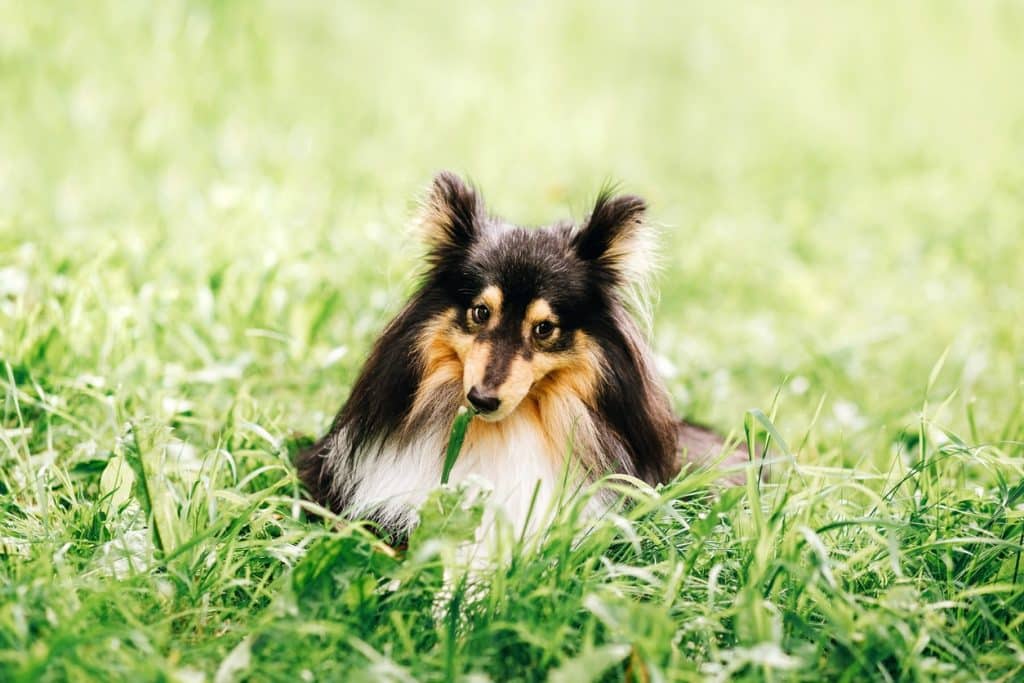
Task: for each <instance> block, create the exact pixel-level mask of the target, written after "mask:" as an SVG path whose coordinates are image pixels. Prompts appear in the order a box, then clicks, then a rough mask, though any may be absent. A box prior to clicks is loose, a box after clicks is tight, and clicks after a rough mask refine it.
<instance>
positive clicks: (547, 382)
mask: <svg viewBox="0 0 1024 683" xmlns="http://www.w3.org/2000/svg"><path fill="white" fill-rule="evenodd" d="M603 362H604V358H603V356H602V354H601V348H600V347H599V346H598V345H597V343H596V342H595V341H594V340H593V339H591V338H590V336H589V335H587V334H586V333H585V332H582V331H580V330H577V331H576V333H575V339H574V343H573V349H572V350H571V351H563V352H559V353H543V352H538V353H535V354H533V370H534V381H535V382H536V383H537V386H536V388H535V390H534V393H537V394H545V393H551V394H571V395H574V396H577V397H579V399H580V400H581V401H583V402H584V403H586V404H587V405H588V406H590V407H591V408H596V407H597V389H598V376H599V373H598V368H600V366H601V364H602V363H603Z"/></svg>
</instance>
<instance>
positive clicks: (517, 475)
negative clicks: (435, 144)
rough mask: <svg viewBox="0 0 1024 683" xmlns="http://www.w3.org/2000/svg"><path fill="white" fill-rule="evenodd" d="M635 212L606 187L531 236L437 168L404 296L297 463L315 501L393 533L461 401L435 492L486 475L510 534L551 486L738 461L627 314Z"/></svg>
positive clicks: (634, 201)
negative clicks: (419, 262)
mask: <svg viewBox="0 0 1024 683" xmlns="http://www.w3.org/2000/svg"><path fill="white" fill-rule="evenodd" d="M646 211H647V205H646V203H645V202H644V200H643V199H641V198H639V197H636V196H632V195H616V194H614V193H613V192H612V191H610V190H604V191H602V192H601V193H600V195H599V196H598V197H597V200H596V202H595V204H594V206H593V209H592V210H591V211H590V215H589V216H588V217H587V218H586V219H585V220H584V221H583V222H582V223H581V224H580V225H575V224H573V223H572V222H568V221H564V222H559V223H556V224H554V225H550V226H547V227H542V228H534V229H530V228H525V227H520V226H517V225H513V224H510V223H508V222H506V221H505V220H503V219H501V218H498V217H496V216H493V215H490V214H488V212H487V210H486V208H485V206H484V202H483V200H482V198H481V195H480V194H479V192H478V191H477V190H476V189H475V188H474V187H472V186H470V185H468V184H467V183H465V182H464V181H463V180H462V179H461V178H459V177H458V176H456V175H454V174H452V173H448V172H442V173H440V174H439V175H437V176H436V177H435V178H434V180H433V183H432V186H431V188H430V190H429V192H428V194H427V196H426V198H425V200H424V202H423V205H422V209H421V212H420V216H419V220H418V227H419V229H420V232H421V238H422V240H423V241H424V242H425V247H426V267H425V272H424V274H423V276H422V279H421V282H420V285H419V288H418V289H417V291H416V292H415V294H413V296H412V297H411V299H410V300H409V301H408V302H407V303H406V304H405V306H404V308H402V310H401V311H400V312H399V313H398V315H397V316H396V317H395V318H394V319H393V320H392V321H391V322H390V323H389V324H388V325H387V326H386V327H385V329H384V331H383V333H382V334H381V336H380V338H379V339H378V340H377V341H376V343H375V344H374V346H373V349H372V351H371V352H370V354H369V357H368V358H367V360H366V363H365V365H364V366H363V368H362V371H361V373H360V374H359V376H358V378H357V379H356V381H355V384H354V385H353V387H352V391H351V394H350V396H349V398H348V401H347V402H346V403H345V404H344V405H343V407H342V408H341V410H340V412H339V413H338V414H337V417H336V418H335V419H334V422H333V424H332V425H331V428H330V430H329V431H328V432H327V434H326V435H325V436H323V438H321V439H320V440H319V441H318V442H316V444H315V445H313V446H312V447H311V448H310V449H308V450H306V451H305V452H303V453H301V454H300V455H299V457H298V461H297V466H298V471H299V475H300V478H301V480H302V482H303V483H304V485H305V487H306V488H307V489H308V491H309V493H310V494H311V496H312V497H313V499H314V500H315V501H316V502H318V503H319V504H320V505H322V506H323V507H325V508H329V509H331V510H332V511H334V512H336V513H338V514H340V515H343V516H346V517H347V518H351V519H367V520H371V521H373V522H375V523H376V524H377V525H379V527H380V529H381V530H383V531H384V532H386V533H387V534H389V535H391V536H392V537H393V538H404V537H406V536H407V535H408V534H409V532H410V531H411V530H412V529H413V528H414V527H415V526H416V524H417V521H418V508H419V506H420V505H421V504H422V503H423V502H424V501H425V500H426V497H427V494H428V493H429V492H430V491H431V490H432V489H434V488H436V487H437V486H438V484H439V482H440V479H441V472H442V466H443V461H444V458H445V448H446V444H447V440H448V435H449V431H450V429H451V426H452V423H453V419H454V418H455V416H456V414H457V412H458V411H459V410H460V406H466V407H468V408H471V409H472V410H473V411H475V413H476V414H475V416H474V417H473V419H472V421H471V422H470V424H469V427H468V430H467V432H466V435H465V441H464V443H463V446H462V450H461V454H460V455H459V457H458V459H457V460H456V462H455V465H454V468H453V469H452V471H451V481H452V482H460V481H464V480H466V479H467V478H472V477H474V476H475V478H476V479H477V480H481V479H482V480H486V481H489V482H490V485H491V486H492V487H493V490H492V496H493V500H494V502H495V503H497V505H498V506H499V507H500V508H501V509H502V510H503V511H504V513H505V514H506V515H507V517H508V519H509V521H511V522H512V523H513V525H516V526H522V525H523V524H525V523H526V522H527V518H528V516H529V515H530V514H531V510H534V509H537V508H542V506H544V505H547V504H550V503H551V502H552V501H553V500H554V498H555V496H556V495H558V490H559V486H560V485H562V484H564V481H565V479H566V478H569V479H571V482H570V483H571V484H573V485H575V486H583V485H587V484H589V483H592V482H595V481H596V480H598V479H600V478H601V477H603V476H605V475H608V474H621V475H628V476H629V477H633V478H635V479H638V480H641V481H643V482H646V483H647V484H650V485H657V484H661V483H665V482H668V481H670V480H672V479H673V478H674V477H675V476H676V475H677V474H678V473H679V472H680V469H681V468H682V467H683V466H684V465H685V464H687V463H695V464H707V463H710V462H711V461H712V460H714V459H715V458H716V457H719V458H724V459H725V460H726V461H728V462H730V463H736V462H741V461H745V460H747V455H746V450H745V449H737V448H731V447H727V446H726V444H725V442H724V441H723V439H722V438H721V437H720V436H719V435H718V434H716V433H715V432H713V431H711V430H709V429H706V428H704V427H701V426H698V425H694V424H690V423H687V422H684V421H682V420H680V419H679V418H677V417H676V416H675V414H674V413H673V410H672V407H671V403H670V400H669V396H668V393H667V391H666V389H665V386H664V384H663V383H662V381H661V379H660V378H659V377H658V375H657V374H656V372H655V370H654V363H653V356H652V351H651V348H650V346H649V345H648V342H647V340H646V338H645V335H644V334H643V332H642V329H643V327H642V325H641V324H640V322H639V321H638V317H639V316H642V308H643V307H642V305H638V302H642V296H638V293H640V294H641V295H642V293H643V289H644V288H643V285H644V284H645V283H646V282H647V281H648V278H649V276H650V275H651V268H652V247H653V234H652V230H651V228H650V227H649V225H648V223H647V222H646V221H645V214H646ZM608 499H609V498H608V494H605V495H604V497H603V498H602V495H598V496H595V499H594V501H592V502H593V505H594V506H596V507H597V508H600V507H601V506H602V505H605V504H607V503H608Z"/></svg>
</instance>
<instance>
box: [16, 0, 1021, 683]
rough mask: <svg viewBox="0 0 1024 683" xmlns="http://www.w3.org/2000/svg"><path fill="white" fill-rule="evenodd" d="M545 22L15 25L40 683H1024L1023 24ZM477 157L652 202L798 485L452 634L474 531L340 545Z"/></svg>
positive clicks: (670, 342)
mask: <svg viewBox="0 0 1024 683" xmlns="http://www.w3.org/2000/svg"><path fill="white" fill-rule="evenodd" d="M546 5H547V4H545V3H520V4H518V5H509V6H507V7H505V8H503V9H502V10H501V11H494V12H490V11H486V10H485V9H484V8H483V7H482V6H478V5H470V4H466V5H463V6H460V7H458V8H456V9H453V8H450V7H448V8H446V9H445V10H444V11H442V10H440V9H437V10H427V9H425V8H424V9H422V10H415V11H413V10H410V9H403V8H400V7H398V6H397V5H392V4H390V3H363V4H359V5H357V4H355V3H352V4H345V6H342V4H341V3H308V2H304V3H285V2H274V3H249V2H227V1H225V2H216V3H209V4H207V3H187V2H167V3H158V4H157V5H156V6H150V4H149V3H101V2H89V3H62V4H60V5H55V4H54V3H45V2H40V3H0V392H2V402H3V406H2V412H0V420H2V424H0V428H2V429H0V680H3V681H58V680H102V681H117V680H124V681H145V680H153V681H157V680H177V681H186V682H192V681H200V680H206V681H211V682H212V681H218V682H219V681H230V680H252V681H264V680H289V681H290V680H296V679H298V680H360V679H362V680H374V681H377V680H414V679H415V680H425V681H431V680H465V681H484V680H488V679H490V680H494V681H499V680H522V679H526V680H536V679H545V678H547V677H548V676H549V674H550V679H551V680H554V681H557V680H562V681H581V680H588V679H591V678H596V679H599V680H636V681H672V680H702V679H705V678H710V679H729V678H735V679H740V680H766V681H784V680H806V681H819V680H843V681H857V682H859V681H863V680H880V681H889V680H892V681H925V680H943V681H975V680H1001V681H1011V680H1021V679H1022V677H1024V617H1022V616H1021V615H1022V612H1024V567H1022V566H1021V564H1022V563H1021V550H1022V542H1024V537H1022V535H1024V507H1022V506H1024V486H1022V484H1021V481H1022V472H1024V464H1022V463H1024V459H1022V456H1024V446H1022V444H1024V386H1022V378H1024V323H1022V321H1024V294H1022V292H1024V269H1022V268H1021V267H1020V262H1021V258H1022V256H1024V195H1022V193H1021V188H1022V187H1024V165H1022V164H1021V159H1024V88H1021V87H1020V74H1021V73H1024V11H1022V8H1021V6H1020V5H1019V4H1017V3H1011V2H984V3H982V2H940V3H936V2H906V3H888V2H866V3H829V4H821V3H816V2H795V3H786V4H785V5H784V6H780V7H776V8H771V7H768V6H766V5H763V4H756V5H740V4H733V3H728V4H726V3H721V4H714V5H712V4H708V3H701V4H689V3H675V2H664V3H658V4H654V5H648V6H645V7H644V8H643V9H641V8H639V7H633V6H632V5H626V3H610V2H609V3H605V2H597V3H590V2H587V3H584V2H579V3H559V4H558V6H557V7H547V6H546ZM439 168H453V169H455V170H459V171H463V172H467V173H469V174H470V175H471V176H472V177H473V178H474V179H475V180H476V181H477V182H478V183H479V184H480V185H481V186H482V188H483V189H484V192H485V194H486V196H487V197H488V199H489V200H490V203H491V205H492V207H493V209H494V210H495V211H497V212H498V213H501V214H503V215H507V216H508V217H510V218H512V219H515V220H518V221H523V222H533V223H539V222H545V221H549V220H553V219H555V218H560V217H562V216H564V215H566V214H572V215H575V216H579V215H580V214H582V213H583V212H584V211H585V209H586V205H587V201H588V199H590V198H592V197H593V195H594V193H595V192H596V190H597V188H598V187H599V186H600V185H601V184H602V182H604V181H606V180H608V179H616V180H620V181H621V182H622V183H623V186H624V187H625V188H627V189H629V190H631V191H635V192H638V193H640V194H643V195H644V196H645V197H647V198H648V199H649V200H650V202H651V204H652V207H653V208H652V212H653V216H654V218H655V219H656V220H657V221H658V222H659V223H661V224H663V225H664V226H665V236H664V244H663V247H664V248H663V256H664V268H663V271H662V273H661V276H660V278H659V284H660V289H661V298H660V302H659V304H658V306H657V311H656V325H655V331H654V334H655V344H656V346H657V349H658V351H659V354H660V355H661V357H662V359H663V361H664V362H663V363H662V365H663V366H664V370H665V372H666V376H667V378H668V381H669V386H670V389H671V391H672V393H673V396H674V399H675V402H676V405H677V406H678V408H679V410H680V411H681V412H682V413H684V414H687V415H690V416H691V417H693V418H696V419H699V420H701V421H705V422H709V423H712V424H714V425H716V426H718V427H719V428H721V429H722V430H723V431H726V432H732V433H734V434H737V435H739V434H741V433H742V432H743V429H744V424H745V422H746V423H749V424H750V425H753V426H755V427H757V429H756V430H755V431H758V432H760V431H762V427H763V426H764V425H763V424H762V423H760V422H758V421H756V420H755V419H754V417H753V414H750V415H749V416H748V413H747V412H746V411H747V410H748V409H752V408H755V409H760V410H762V411H763V412H764V413H766V414H769V415H771V416H772V422H771V424H774V428H775V429H777V431H778V434H779V435H780V436H782V437H783V439H784V440H785V441H786V442H787V444H788V449H789V452H790V454H791V455H792V460H793V462H792V464H791V465H790V466H788V467H786V468H784V471H783V472H782V474H781V475H780V476H779V477H778V478H777V479H776V481H775V482H774V483H772V484H769V485H765V486H761V487H760V488H758V487H755V486H753V485H751V486H748V487H741V488H739V489H737V490H735V491H731V492H729V493H727V494H725V495H724V496H722V497H721V498H720V499H710V498H708V497H706V496H701V495H696V496H694V495H691V494H692V493H694V492H699V491H702V490H703V489H704V488H706V485H707V482H706V481H704V480H702V479H699V478H688V479H683V480H681V481H679V482H677V483H675V484H673V485H671V486H668V487H665V488H664V489H662V490H660V491H658V492H643V493H635V494H633V496H632V497H633V498H634V499H635V504H633V505H631V506H627V507H625V508H624V509H623V510H622V511H621V517H620V518H619V519H617V520H609V521H607V522H605V523H602V524H600V525H599V526H598V527H597V528H596V529H595V530H594V531H593V532H592V533H590V534H589V535H587V536H586V537H584V538H583V539H582V540H580V536H579V535H578V533H577V530H576V527H578V526H579V525H580V523H579V522H578V521H574V517H573V514H572V510H571V509H570V510H567V511H566V513H565V519H564V520H563V522H562V523H560V524H558V525H555V526H553V527H552V529H551V531H550V534H549V535H548V537H547V538H546V539H545V541H544V542H543V544H542V546H541V547H540V548H539V549H535V550H527V549H520V550H518V551H514V553H513V554H514V556H515V559H514V560H513V561H512V562H511V564H510V565H508V566H507V567H504V568H502V569H501V570H500V571H497V572H495V573H494V574H493V575H487V576H485V577H475V579H471V580H467V581H469V582H471V581H472V580H481V578H482V579H483V580H485V581H486V582H488V583H489V590H487V591H486V592H485V593H484V594H483V596H482V597H481V593H480V591H479V589H477V588H474V587H473V586H472V585H469V583H468V582H467V581H461V582H459V581H457V582H456V583H455V584H454V598H453V600H454V605H455V607H454V609H452V610H450V612H449V616H447V617H444V618H442V619H435V614H436V612H437V611H436V610H435V600H436V599H437V598H436V596H437V594H438V593H440V592H443V590H442V589H443V581H444V576H443V567H442V565H443V562H444V558H445V557H447V556H448V555H449V554H450V551H451V547H452V544H454V543H457V542H458V540H459V539H460V538H465V537H466V536H468V535H469V534H471V530H470V529H471V527H472V524H473V511H472V510H471V511H468V512H467V511H461V512H459V511H454V512H453V510H456V508H453V505H452V503H453V501H452V500H451V499H450V496H449V497H448V498H442V499H439V500H437V501H435V504H434V506H433V507H431V512H430V513H429V514H427V515H426V521H425V523H424V526H423V527H422V528H421V530H420V531H419V532H418V533H417V536H416V537H415V538H414V539H413V543H412V546H411V548H410V550H409V552H408V553H407V554H406V555H405V556H404V557H395V556H394V555H393V554H392V553H390V552H388V550H387V549H386V548H384V547H381V546H380V545H379V544H377V543H376V542H375V541H374V540H373V539H372V537H371V536H369V535H368V534H367V533H366V532H365V531H364V530H362V529H361V528H359V527H353V526H342V527H340V528H337V529H331V528H329V527H327V526H325V525H320V524H315V523H312V522H307V521H304V518H303V514H302V513H301V510H300V509H299V507H298V505H297V502H296V501H297V500H298V496H299V488H298V484H297V482H296V479H295V475H294V471H293V469H292V467H291V465H290V461H289V458H290V451H291V450H293V449H294V445H295V443H296V441H297V440H299V439H300V438H301V437H304V436H305V437H308V436H310V435H315V434H317V433H318V432H320V431H321V430H323V429H324V428H325V427H326V426H327V424H328V423H329V421H330V419H331V417H332V415H333V413H334V411H335V410H336V409H337V407H338V406H339V405H340V404H341V402H342V401H343V400H344V398H345V396H346V395H347V392H348V388H349V386H350V383H351V381H352V380H353V378H354V376H355V373H356V372H357V371H358V368H359V365H360V360H361V358H362V357H363V356H364V354H365V353H366V351H367V348H368V345H369V344H370V343H371V342H372V340H373V338H374V336H375V334H376V333H377V332H378V331H379V329H380V328H381V326H382V325H383V324H384V322H385V321H386V320H387V318H388V316H389V315H390V314H392V313H393V312H394V311H395V310H396V309H397V307H398V306H399V305H400V303H401V301H402V298H403V296H404V295H405V294H407V293H408V292H409V290H410V287H411V285H412V280H411V277H410V273H411V272H412V271H413V270H414V269H415V268H416V264H417V260H416V259H417V248H416V246H415V245H414V244H411V243H410V242H409V240H408V239H406V237H405V236H404V235H405V233H404V232H403V231H404V226H405V224H406V222H407V219H408V217H409V214H410V209H411V206H412V204H411V198H412V197H414V196H415V195H416V193H417V192H418V191H419V190H420V189H421V188H423V187H424V186H425V184H426V183H427V181H428V180H429V178H430V176H431V174H432V173H433V172H434V171H435V170H437V169H439ZM773 452H775V453H776V454H777V455H778V456H779V457H780V458H781V459H783V460H789V458H788V457H787V456H786V455H785V453H784V451H783V449H782V448H780V444H778V443H776V444H775V446H773ZM129 473H131V474H129ZM444 511H448V512H444ZM474 596H475V598H474ZM470 598H474V599H470Z"/></svg>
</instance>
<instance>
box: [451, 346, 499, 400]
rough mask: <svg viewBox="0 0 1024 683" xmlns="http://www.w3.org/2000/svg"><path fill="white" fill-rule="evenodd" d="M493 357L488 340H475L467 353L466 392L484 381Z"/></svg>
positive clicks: (463, 383)
mask: <svg viewBox="0 0 1024 683" xmlns="http://www.w3.org/2000/svg"><path fill="white" fill-rule="evenodd" d="M490 357H491V345H490V344H489V343H487V342H481V341H475V340H474V341H473V342H472V344H471V345H470V348H469V353H467V354H466V361H465V363H466V365H465V370H464V371H463V375H462V377H460V378H459V379H460V380H461V381H462V388H463V390H464V391H465V392H466V393H469V390H470V389H472V388H473V387H475V386H476V385H478V384H481V383H483V381H484V373H485V372H487V361H488V360H489V359H490Z"/></svg>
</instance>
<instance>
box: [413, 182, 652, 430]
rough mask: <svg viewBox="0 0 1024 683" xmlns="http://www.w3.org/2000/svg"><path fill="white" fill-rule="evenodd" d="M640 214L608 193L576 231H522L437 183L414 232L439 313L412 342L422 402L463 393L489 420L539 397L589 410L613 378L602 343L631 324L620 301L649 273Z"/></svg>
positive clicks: (463, 188) (457, 189) (462, 192)
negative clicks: (604, 376) (418, 351)
mask: <svg viewBox="0 0 1024 683" xmlns="http://www.w3.org/2000/svg"><path fill="white" fill-rule="evenodd" d="M645 210H646V205H645V203H644V201H643V200H642V199H640V198H639V197H634V196H628V195H622V196H613V195H612V194H611V193H610V192H603V193H601V194H600V196H599V197H598V199H597V201H596V203H595V205H594V207H593V209H592V211H591V213H590V216H589V217H588V218H587V219H586V220H585V221H584V222H583V223H582V224H581V225H578V226H577V225H574V224H571V223H559V224H555V225H552V226H548V227H544V228H535V229H528V228H523V227H519V226H514V225H511V224H509V223H506V222H505V221H503V220H501V219H499V218H496V217H493V216H490V215H488V214H487V212H486V210H485V208H484V205H483V202H482V200H481V198H480V196H479V194H478V193H477V192H476V191H475V190H474V189H473V188H471V187H469V186H468V185H466V184H465V183H463V182H462V181H461V180H460V179H459V178H458V177H457V176H455V175H452V174H449V173H442V174H440V175H438V176H437V177H436V178H435V179H434V182H433V186H432V188H431V190H430V193H429V195H428V196H427V198H426V200H425V202H424V208H423V211H422V214H421V220H420V226H421V229H422V233H423V238H424V239H425V241H426V243H427V247H428V262H429V272H428V274H427V280H426V283H425V287H426V288H427V289H429V290H430V295H431V296H432V297H436V298H438V299H439V300H440V301H442V302H443V304H442V305H441V306H440V308H441V309H442V310H443V312H442V313H440V314H438V315H436V316H435V317H434V318H433V319H432V320H430V321H428V322H427V323H426V324H425V325H424V327H423V331H422V333H421V335H420V338H419V342H420V345H421V348H422V351H423V353H424V358H425V368H424V386H421V392H422V391H424V390H426V391H429V390H430V388H432V387H439V386H441V385H447V386H451V385H453V384H456V383H458V385H460V386H461V391H462V396H463V398H464V401H465V402H466V403H467V404H469V405H471V406H473V407H474V408H475V409H477V410H478V411H479V413H480V416H481V417H482V418H483V419H485V420H489V421H498V420H502V419H503V418H505V417H507V416H508V415H510V414H511V413H512V412H514V411H515V410H516V408H517V407H518V406H520V404H522V402H523V401H524V399H526V398H527V397H530V396H533V397H534V398H539V397H540V396H542V395H543V394H544V393H545V392H561V393H562V394H565V393H569V394H571V395H573V396H575V397H577V398H579V399H580V400H581V401H583V402H584V403H586V404H588V405H591V406H593V405H594V403H595V401H596V395H597V394H596V392H597V390H598V388H597V384H598V381H599V377H600V373H601V372H602V371H607V370H610V371H612V372H614V368H609V367H608V366H609V365H614V364H613V363H612V364H610V363H609V359H608V358H607V354H606V353H605V349H604V347H603V345H602V340H607V339H609V338H610V337H614V338H616V339H621V336H622V334H623V330H622V329H621V328H622V326H623V324H627V323H628V324H630V325H631V321H627V320H626V319H625V318H624V316H625V312H624V308H623V306H622V305H621V304H622V302H621V300H620V296H621V292H622V290H623V289H624V288H625V287H628V286H629V285H630V284H632V283H634V282H636V281H637V280H639V279H642V277H643V276H644V275H645V274H646V272H647V270H648V266H647V264H648V262H649V260H650V246H649V242H650V240H649V239H648V237H649V233H648V230H647V228H646V226H645V224H644V221H643V219H644V213H645ZM628 338H629V335H628V334H627V339H628ZM620 346H621V344H620ZM420 398H421V399H423V400H428V399H427V398H426V397H425V396H421V397H420Z"/></svg>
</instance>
